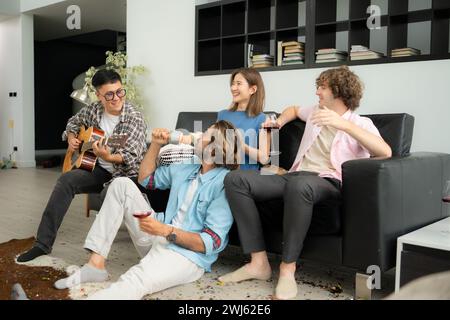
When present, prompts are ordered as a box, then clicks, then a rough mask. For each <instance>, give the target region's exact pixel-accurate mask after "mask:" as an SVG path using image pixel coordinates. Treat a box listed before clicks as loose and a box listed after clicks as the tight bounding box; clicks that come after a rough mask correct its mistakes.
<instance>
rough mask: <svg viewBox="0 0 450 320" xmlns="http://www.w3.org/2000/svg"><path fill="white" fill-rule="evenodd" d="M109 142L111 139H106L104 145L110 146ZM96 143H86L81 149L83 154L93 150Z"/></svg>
mask: <svg viewBox="0 0 450 320" xmlns="http://www.w3.org/2000/svg"><path fill="white" fill-rule="evenodd" d="M108 140H109V138H106V139H105V141H104V142H103V144H104V145H108ZM97 141H98V140H97ZM94 142H95V141H89V142H86V143H84V144H83V146H82V147H81V152H85V151H87V150H90V149H92V145H93V144H94Z"/></svg>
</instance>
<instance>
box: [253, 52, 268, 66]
mask: <svg viewBox="0 0 450 320" xmlns="http://www.w3.org/2000/svg"><path fill="white" fill-rule="evenodd" d="M252 66H253V68H266V67H273V56H271V55H270V54H254V55H253V56H252Z"/></svg>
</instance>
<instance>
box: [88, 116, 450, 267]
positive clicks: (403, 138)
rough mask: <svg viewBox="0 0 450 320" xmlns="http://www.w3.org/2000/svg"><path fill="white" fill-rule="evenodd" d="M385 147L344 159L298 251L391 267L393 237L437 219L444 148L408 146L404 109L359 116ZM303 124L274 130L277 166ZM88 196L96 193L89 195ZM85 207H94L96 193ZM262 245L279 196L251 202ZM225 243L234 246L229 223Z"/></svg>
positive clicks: (289, 159)
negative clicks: (338, 196)
mask: <svg viewBox="0 0 450 320" xmlns="http://www.w3.org/2000/svg"><path fill="white" fill-rule="evenodd" d="M366 116H367V117H369V118H371V119H372V121H373V122H374V124H375V126H376V127H377V128H378V129H379V131H380V133H381V135H382V136H383V138H384V139H385V141H386V142H387V143H388V144H389V145H390V146H391V148H392V154H393V156H392V158H388V159H377V158H371V159H362V160H352V161H348V162H346V163H344V164H343V168H342V170H343V181H342V186H343V200H342V203H321V204H318V205H316V206H315V209H314V213H313V218H312V223H311V227H310V230H309V233H308V235H307V238H306V241H305V245H304V249H303V252H302V255H301V258H304V259H309V260H315V261H320V262H325V263H330V264H333V265H343V266H346V267H350V268H354V269H357V270H359V271H362V272H366V269H367V268H368V267H369V266H371V265H376V266H379V267H380V270H381V271H382V272H383V271H387V270H389V269H391V268H392V267H394V266H395V251H396V239H397V237H399V236H400V235H403V234H405V233H408V232H410V231H412V230H415V229H418V228H420V227H422V226H424V225H427V224H430V223H432V222H435V221H437V220H440V219H442V218H444V217H446V216H448V215H449V214H450V213H449V212H446V208H445V206H444V205H443V202H442V201H441V195H442V188H443V185H444V183H445V181H447V180H449V179H450V155H449V154H444V153H434V152H417V153H410V147H411V142H412V136H413V128H414V118H413V117H412V116H411V115H408V114H376V115H366ZM216 117H217V113H216V112H180V113H179V115H178V120H177V124H176V128H177V129H186V130H188V131H193V130H194V121H201V122H202V129H203V130H206V129H207V128H208V127H209V126H210V125H211V124H212V123H214V122H215V121H216ZM304 129H305V123H304V122H303V121H301V120H295V121H293V122H291V123H289V124H287V125H285V126H284V127H283V128H282V129H281V130H280V132H279V138H280V150H281V155H280V159H279V162H280V166H281V167H283V168H285V169H289V168H290V167H291V165H292V163H293V161H294V159H295V156H296V154H297V150H298V147H299V145H300V141H301V137H302V135H303V132H304ZM167 195H168V192H167V191H157V192H156V193H152V194H150V201H151V203H152V206H154V208H155V209H156V208H157V209H159V210H164V209H165V204H166V201H167ZM90 197H92V198H95V197H96V196H95V195H90ZM95 201H97V203H96V204H93V205H92V206H91V208H90V209H94V210H98V208H99V202H98V199H97V200H95ZM257 206H258V209H259V211H260V214H261V218H262V221H263V226H264V233H265V239H266V246H267V249H268V251H270V252H274V253H281V246H282V244H281V239H282V212H283V211H282V208H283V202H282V200H281V199H277V200H272V201H267V202H261V203H258V204H257ZM230 244H234V245H239V237H238V234H237V230H236V226H235V225H234V226H233V228H232V230H231V233H230Z"/></svg>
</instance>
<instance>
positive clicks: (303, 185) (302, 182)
mask: <svg viewBox="0 0 450 320" xmlns="http://www.w3.org/2000/svg"><path fill="white" fill-rule="evenodd" d="M285 195H288V196H292V195H294V196H300V197H302V198H303V199H305V200H308V201H312V200H313V198H314V189H313V188H312V179H310V177H299V179H293V180H290V181H288V182H287V184H286V192H285Z"/></svg>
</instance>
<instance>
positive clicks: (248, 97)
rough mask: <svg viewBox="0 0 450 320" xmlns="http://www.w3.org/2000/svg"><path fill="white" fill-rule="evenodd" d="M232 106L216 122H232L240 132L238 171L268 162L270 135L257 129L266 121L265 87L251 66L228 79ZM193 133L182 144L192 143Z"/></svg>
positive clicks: (234, 72)
mask: <svg viewBox="0 0 450 320" xmlns="http://www.w3.org/2000/svg"><path fill="white" fill-rule="evenodd" d="M230 90H231V95H232V97H233V102H232V105H231V106H230V108H229V109H227V110H222V111H220V112H219V113H218V115H217V121H219V120H226V121H229V122H231V123H232V124H233V125H234V126H235V127H236V128H237V129H239V130H240V132H241V133H242V134H243V139H244V142H245V145H244V151H245V157H243V159H242V160H241V164H240V169H241V170H258V169H259V163H260V164H263V165H264V164H266V163H267V162H269V151H270V134H268V133H267V131H266V130H260V129H261V125H262V124H263V123H264V121H265V120H266V116H265V114H264V113H263V109H264V101H265V90H264V83H263V80H262V78H261V75H260V73H259V72H258V71H257V70H255V69H252V68H241V69H237V70H235V71H233V73H232V74H231V78H230ZM193 139H194V136H193V135H184V136H183V137H181V138H180V142H181V143H186V144H192V143H193V141H192V140H193Z"/></svg>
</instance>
